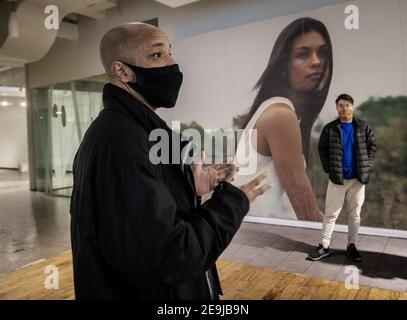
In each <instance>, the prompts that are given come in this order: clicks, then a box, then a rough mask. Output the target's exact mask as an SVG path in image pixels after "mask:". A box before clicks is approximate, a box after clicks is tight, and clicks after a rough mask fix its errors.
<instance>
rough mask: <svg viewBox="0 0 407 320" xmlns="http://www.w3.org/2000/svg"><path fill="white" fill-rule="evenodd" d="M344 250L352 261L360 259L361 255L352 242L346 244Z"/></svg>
mask: <svg viewBox="0 0 407 320" xmlns="http://www.w3.org/2000/svg"><path fill="white" fill-rule="evenodd" d="M346 252H347V254H348V257H349V259H351V260H352V261H354V262H361V261H362V256H361V255H360V254H359V252H358V250H357V249H356V246H355V245H354V244H353V243H351V244H349V245H348V248H347V249H346Z"/></svg>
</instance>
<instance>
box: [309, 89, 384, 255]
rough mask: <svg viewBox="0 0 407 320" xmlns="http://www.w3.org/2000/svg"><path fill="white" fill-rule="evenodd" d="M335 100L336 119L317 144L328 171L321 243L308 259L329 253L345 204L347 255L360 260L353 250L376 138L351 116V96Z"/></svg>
mask: <svg viewBox="0 0 407 320" xmlns="http://www.w3.org/2000/svg"><path fill="white" fill-rule="evenodd" d="M335 102H336V110H337V112H338V115H339V118H338V119H336V120H335V121H332V122H330V123H328V124H327V125H326V126H325V127H324V128H323V130H322V133H321V137H320V140H319V143H318V150H319V156H320V159H321V163H322V166H323V168H324V171H325V172H326V173H328V174H329V183H328V189H327V193H326V202H325V216H324V220H323V224H322V232H321V243H320V244H319V245H318V247H317V248H316V249H315V250H314V251H313V252H312V253H311V254H310V255H309V258H310V259H311V260H320V259H322V258H324V257H327V256H329V255H330V254H331V251H330V249H329V245H330V241H331V237H332V232H333V230H334V226H335V221H336V219H337V217H338V215H339V213H340V212H341V210H342V207H343V205H344V204H346V205H347V209H348V246H347V254H348V256H349V258H350V259H351V260H353V261H355V262H360V261H362V257H361V255H360V254H359V252H358V251H357V249H356V242H357V235H358V231H359V225H360V211H361V208H362V205H363V202H364V199H365V185H366V184H367V183H368V181H369V178H370V175H371V173H372V171H373V161H374V157H375V153H376V139H375V136H374V134H373V131H372V129H371V127H370V126H369V125H368V124H367V123H366V122H364V121H362V120H359V119H356V118H355V117H353V110H354V106H353V98H352V97H351V96H350V95H348V94H341V95H340V96H339V97H338V98H337V99H336V101H335Z"/></svg>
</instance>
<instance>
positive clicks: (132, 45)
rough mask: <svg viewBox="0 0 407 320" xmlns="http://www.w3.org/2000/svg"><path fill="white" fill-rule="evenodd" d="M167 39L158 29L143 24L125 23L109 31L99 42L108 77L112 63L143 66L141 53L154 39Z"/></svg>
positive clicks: (101, 57) (110, 73)
mask: <svg viewBox="0 0 407 320" xmlns="http://www.w3.org/2000/svg"><path fill="white" fill-rule="evenodd" d="M160 37H161V38H167V41H168V37H167V35H166V34H165V33H164V32H162V31H161V30H160V29H159V28H157V27H155V26H152V25H150V24H145V23H139V22H136V23H127V24H123V25H120V26H118V27H115V28H113V29H110V30H109V31H107V32H106V33H105V35H104V36H103V37H102V40H101V41H100V45H99V53H100V59H101V60H102V63H103V66H104V67H105V70H106V73H107V75H108V76H109V77H111V76H112V69H111V67H112V62H113V61H123V62H126V63H130V64H135V65H140V66H142V64H143V53H144V52H145V51H146V49H148V48H147V47H148V46H149V45H151V42H152V40H153V39H155V38H160Z"/></svg>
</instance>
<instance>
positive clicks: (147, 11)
mask: <svg viewBox="0 0 407 320" xmlns="http://www.w3.org/2000/svg"><path fill="white" fill-rule="evenodd" d="M343 2H344V1H343V0H307V1H303V0H284V1H281V0H250V1H249V0H201V1H198V2H196V3H192V4H189V5H186V6H183V7H179V8H176V9H172V8H170V7H167V6H165V5H162V4H160V3H158V2H155V1H153V0H138V1H132V0H120V2H119V3H120V6H119V7H118V8H113V9H110V10H108V11H107V14H106V17H105V18H104V19H101V20H92V19H88V18H83V19H80V20H79V39H78V40H75V41H69V40H63V39H57V40H56V42H55V43H54V46H53V47H52V48H51V49H50V51H49V52H48V53H47V54H46V56H45V57H44V58H42V59H41V60H39V61H37V62H34V63H31V64H29V67H28V71H29V73H28V81H29V87H30V88H35V87H40V86H45V85H49V84H52V83H57V82H63V81H68V80H75V79H82V78H86V77H89V76H94V75H98V74H102V73H103V72H104V70H103V68H102V65H101V63H100V61H99V53H98V44H99V40H100V38H101V37H102V36H103V34H104V33H105V32H106V31H107V30H108V29H110V28H111V27H113V26H116V25H118V24H121V23H125V22H130V21H143V20H148V19H151V18H155V17H158V19H159V25H160V27H161V28H162V29H163V30H164V31H166V32H167V33H168V34H169V35H170V37H171V39H173V40H177V39H180V38H184V37H187V36H191V35H195V34H201V33H206V32H210V31H213V30H219V29H223V28H227V27H232V26H236V25H241V24H246V23H249V22H253V21H258V20H263V19H268V18H271V17H276V16H281V15H287V14H290V13H294V12H301V11H304V10H307V9H312V8H318V7H321V6H327V5H332V4H335V3H336V4H337V3H343Z"/></svg>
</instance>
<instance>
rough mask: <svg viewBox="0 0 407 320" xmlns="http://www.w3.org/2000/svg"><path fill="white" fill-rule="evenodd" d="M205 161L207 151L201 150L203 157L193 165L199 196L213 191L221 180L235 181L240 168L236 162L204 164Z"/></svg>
mask: <svg viewBox="0 0 407 320" xmlns="http://www.w3.org/2000/svg"><path fill="white" fill-rule="evenodd" d="M204 161H205V151H201V157H200V159H199V161H198V162H196V163H195V164H193V165H192V173H193V174H194V180H195V189H196V194H197V195H198V196H203V195H204V194H206V193H208V192H210V191H212V190H213V189H215V188H216V186H217V185H218V184H219V182H220V181H222V180H226V181H228V182H231V181H233V179H234V175H235V172H236V171H237V170H238V169H237V167H236V165H234V164H226V163H222V164H211V165H208V166H203V162H204Z"/></svg>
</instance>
